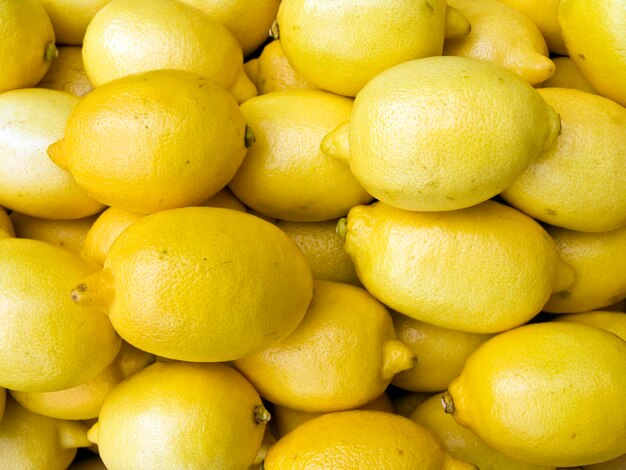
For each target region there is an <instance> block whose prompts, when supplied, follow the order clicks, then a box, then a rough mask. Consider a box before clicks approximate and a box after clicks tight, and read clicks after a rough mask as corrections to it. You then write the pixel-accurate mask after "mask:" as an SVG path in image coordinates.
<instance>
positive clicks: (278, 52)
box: [255, 39, 318, 95]
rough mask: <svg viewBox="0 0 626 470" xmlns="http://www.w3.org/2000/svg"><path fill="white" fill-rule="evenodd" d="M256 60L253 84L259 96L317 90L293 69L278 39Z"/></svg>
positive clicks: (265, 48)
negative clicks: (282, 91) (256, 66)
mask: <svg viewBox="0 0 626 470" xmlns="http://www.w3.org/2000/svg"><path fill="white" fill-rule="evenodd" d="M257 60H258V69H257V73H256V81H255V83H256V86H257V90H258V92H259V95H264V94H266V93H271V92H273V91H280V90H297V89H305V90H306V89H316V88H318V87H316V86H315V85H313V84H312V83H310V82H308V81H307V80H305V79H304V78H303V77H302V76H301V75H300V74H299V73H298V72H296V71H295V70H294V69H293V67H292V66H291V64H290V63H289V61H288V60H287V57H286V56H285V51H284V50H283V46H281V45H280V39H277V40H275V41H272V42H270V43H269V44H267V45H266V46H265V47H264V48H263V51H262V52H261V54H260V55H259V58H258V59H257Z"/></svg>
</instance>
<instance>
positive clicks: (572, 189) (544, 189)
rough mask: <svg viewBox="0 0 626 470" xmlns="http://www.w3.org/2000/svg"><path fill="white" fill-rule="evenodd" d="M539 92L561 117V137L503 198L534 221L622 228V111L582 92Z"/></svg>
mask: <svg viewBox="0 0 626 470" xmlns="http://www.w3.org/2000/svg"><path fill="white" fill-rule="evenodd" d="M538 91H539V94H540V95H541V96H542V97H543V99H544V100H546V102H547V103H548V104H549V105H550V106H552V107H553V108H554V109H555V110H556V112H558V113H559V116H560V117H561V134H560V135H559V137H558V138H557V140H556V144H555V145H553V146H552V147H550V148H549V149H548V150H546V151H545V152H543V153H542V154H541V155H539V157H538V158H537V159H536V160H535V161H533V162H532V163H531V164H530V165H529V166H528V168H527V169H526V171H524V173H522V175H521V176H520V177H519V178H518V180H517V181H515V182H514V183H513V184H512V185H511V186H509V187H508V188H507V189H505V190H504V192H503V193H502V197H503V198H504V199H505V200H506V201H507V202H508V203H510V204H511V205H513V206H515V207H516V208H518V209H519V210H521V211H523V212H525V213H526V214H528V215H530V216H531V217H533V218H535V219H538V220H541V221H543V222H546V223H548V224H551V225H556V226H559V227H565V228H569V229H571V230H579V231H583V232H605V231H608V230H613V229H616V228H619V227H622V226H624V225H626V191H624V187H626V172H625V171H624V168H625V164H626V109H625V108H623V107H622V106H620V105H619V104H617V103H615V102H614V101H611V100H609V99H607V98H604V97H602V96H598V95H594V94H591V93H586V92H584V91H580V90H573V89H568V88H541V89H539V90H538Z"/></svg>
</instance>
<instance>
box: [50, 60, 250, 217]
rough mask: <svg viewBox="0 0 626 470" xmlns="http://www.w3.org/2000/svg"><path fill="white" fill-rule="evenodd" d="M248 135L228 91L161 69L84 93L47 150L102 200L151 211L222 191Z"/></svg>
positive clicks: (192, 76) (198, 200)
mask: <svg viewBox="0 0 626 470" xmlns="http://www.w3.org/2000/svg"><path fill="white" fill-rule="evenodd" d="M172 90H176V93H172ZM247 139H248V144H249V143H250V141H249V139H250V137H249V135H248V137H247V136H246V123H245V120H244V117H243V115H242V113H241V111H240V110H239V106H238V105H237V102H236V101H235V100H234V99H233V97H232V96H231V95H230V93H228V92H227V91H226V90H224V89H223V88H221V87H220V86H219V85H216V84H215V83H214V82H212V81H210V80H207V79H204V78H202V77H200V76H199V75H196V74H193V73H190V72H182V71H175V70H157V71H152V72H145V73H141V74H136V75H131V76H127V77H123V78H120V79H118V80H115V81H113V82H110V83H107V84H106V85H102V86H99V87H98V88H96V89H95V90H94V91H93V92H91V93H89V94H88V95H87V96H85V97H84V98H83V99H82V100H80V103H79V104H78V106H76V108H75V109H74V111H73V112H72V114H71V115H70V117H69V119H68V121H67V126H66V128H65V134H64V135H63V138H62V139H61V140H59V141H57V142H55V143H54V144H52V145H51V146H50V147H49V148H48V153H49V155H50V158H51V159H52V160H53V161H54V162H55V163H57V165H59V166H60V167H61V168H66V169H68V170H69V171H70V172H71V174H72V175H73V177H74V178H75V180H76V182H77V183H78V184H79V185H80V186H81V187H83V188H84V189H85V190H86V191H87V192H89V193H90V194H92V195H93V196H94V197H95V198H96V199H98V200H99V201H101V202H103V203H104V204H106V205H108V206H114V207H120V208H122V209H127V210H130V211H133V212H140V213H150V212H156V211H160V210H165V209H171V208H174V207H183V206H188V205H195V204H199V203H201V202H203V201H204V200H206V199H207V198H208V197H210V196H212V195H214V194H215V193H217V192H218V191H219V190H220V189H222V188H223V187H224V186H225V185H226V183H228V181H229V180H230V179H231V178H232V176H233V175H234V174H235V171H236V170H237V168H238V167H239V165H240V164H241V161H242V159H243V157H244V155H245V154H246V142H247Z"/></svg>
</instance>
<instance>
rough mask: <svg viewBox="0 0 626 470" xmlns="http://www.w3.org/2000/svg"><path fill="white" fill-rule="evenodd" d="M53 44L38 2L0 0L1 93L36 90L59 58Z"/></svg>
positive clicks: (46, 16)
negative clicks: (25, 89)
mask: <svg viewBox="0 0 626 470" xmlns="http://www.w3.org/2000/svg"><path fill="white" fill-rule="evenodd" d="M54 40H55V38H54V30H53V29H52V23H51V22H50V18H49V17H48V14H47V13H46V10H44V8H43V6H42V5H41V3H40V2H39V1H38V0H19V1H16V0H1V1H0V70H2V73H1V74H0V92H3V91H6V90H14V89H17V88H27V87H33V86H35V85H36V84H37V82H39V80H41V78H42V77H43V76H44V75H45V73H46V72H47V71H48V68H49V67H50V62H51V61H52V60H54V58H55V57H56V54H57V51H56V47H55V45H54Z"/></svg>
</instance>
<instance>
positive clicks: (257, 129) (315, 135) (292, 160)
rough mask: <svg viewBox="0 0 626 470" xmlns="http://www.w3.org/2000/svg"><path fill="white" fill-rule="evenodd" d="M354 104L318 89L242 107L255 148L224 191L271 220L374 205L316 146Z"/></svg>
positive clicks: (305, 218)
mask: <svg viewBox="0 0 626 470" xmlns="http://www.w3.org/2000/svg"><path fill="white" fill-rule="evenodd" d="M351 110H352V100H351V99H349V98H346V97H342V96H337V95H335V94H332V93H328V92H326V91H321V90H282V91H278V92H275V93H270V94H267V95H261V96H257V97H255V98H252V99H250V100H248V101H246V102H245V103H244V104H242V105H241V112H242V113H243V116H244V118H245V120H246V122H247V124H248V125H249V126H250V127H251V128H252V129H253V130H254V137H255V143H254V145H252V147H250V148H249V149H248V153H247V154H246V157H245V159H244V160H243V163H242V164H241V166H240V167H239V168H238V170H237V172H236V173H235V175H234V176H233V178H232V179H231V180H230V182H229V183H228V187H229V188H230V189H231V190H232V192H233V193H234V194H235V196H237V198H238V199H239V200H241V201H242V202H243V203H244V204H245V205H246V206H248V207H251V208H252V209H255V210H257V211H259V212H261V213H262V214H265V215H267V216H269V217H275V218H278V219H283V220H292V221H300V222H314V221H322V220H328V219H333V218H336V217H340V216H344V215H346V214H347V213H348V211H349V210H350V208H352V207H353V206H355V205H357V204H365V203H367V202H369V201H371V200H372V196H370V195H369V194H368V193H367V192H366V191H365V190H364V189H363V188H362V187H361V185H360V184H359V183H358V182H357V181H356V179H355V178H354V176H353V175H352V173H351V171H350V168H348V166H347V165H345V164H344V163H343V162H341V161H338V160H337V159H334V158H332V157H329V156H328V155H326V154H324V153H322V151H321V150H320V142H321V141H322V139H323V138H324V136H326V134H328V133H329V132H331V131H332V130H333V129H334V128H335V127H337V126H338V125H339V124H340V123H342V122H344V121H345V120H347V119H348V117H349V116H350V111H351Z"/></svg>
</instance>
